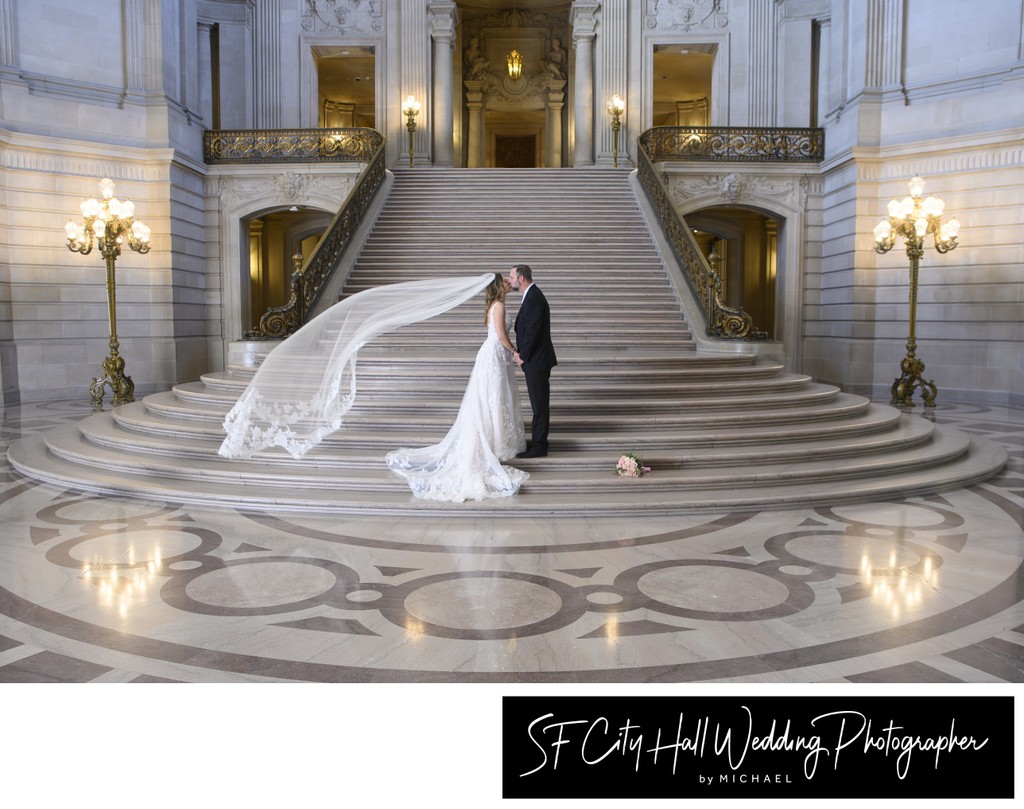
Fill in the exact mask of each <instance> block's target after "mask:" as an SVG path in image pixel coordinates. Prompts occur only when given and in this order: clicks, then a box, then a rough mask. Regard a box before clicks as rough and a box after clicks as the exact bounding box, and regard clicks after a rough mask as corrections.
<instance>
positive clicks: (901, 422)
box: [79, 411, 935, 474]
mask: <svg viewBox="0 0 1024 809" xmlns="http://www.w3.org/2000/svg"><path fill="white" fill-rule="evenodd" d="M877 415H878V418H876V419H875V420H874V422H873V423H872V424H870V425H867V422H865V425H866V426H865V431H864V432H859V433H854V434H850V433H838V434H835V435H833V434H831V433H828V432H827V431H822V432H820V433H816V434H812V435H809V436H803V437H802V440H800V438H801V437H800V436H799V435H796V434H794V433H793V432H792V431H791V432H790V433H789V439H790V440H788V441H786V442H784V443H779V442H777V441H776V442H763V443H754V444H752V443H739V442H737V441H736V440H735V436H734V440H732V441H727V440H719V441H714V442H707V441H704V442H690V443H689V444H688V445H686V446H677V447H674V448H670V447H663V446H659V445H657V443H656V442H657V440H658V439H657V438H656V437H653V438H654V441H653V442H650V441H649V442H648V446H646V447H638V448H636V449H640V450H642V452H643V457H644V459H645V462H646V463H647V464H648V465H651V466H653V467H656V468H657V469H659V470H663V469H678V468H682V467H687V468H692V467H695V466H703V467H718V466H737V465H746V464H751V463H795V462H801V461H807V460H815V461H820V460H823V459H827V458H831V459H833V460H836V459H845V458H849V457H852V456H858V455H868V454H878V453H882V452H888V451H893V450H896V449H904V448H908V447H913V446H917V445H920V444H921V443H923V442H925V441H927V440H929V439H930V438H931V437H932V434H933V432H934V429H935V428H934V425H933V424H932V423H931V422H929V421H926V420H925V419H921V418H905V419H900V418H899V417H898V415H897V417H895V418H893V417H892V414H887V413H885V412H884V411H883V413H881V414H877ZM868 426H870V427H871V429H870V430H869V429H868ZM79 428H80V430H81V433H82V435H83V436H84V437H85V439H86V440H87V441H88V442H90V443H92V444H95V445H97V446H102V447H107V448H108V449H112V450H117V451H119V452H122V453H124V454H135V453H140V452H141V453H145V454H157V455H165V456H172V457H176V458H179V459H190V458H211V459H215V458H217V457H218V456H217V448H218V447H219V446H220V442H221V440H222V439H223V433H222V432H220V431H212V432H211V434H210V435H209V436H207V437H204V438H201V439H199V440H194V441H189V442H182V441H180V440H177V437H176V436H173V435H166V434H159V433H156V434H140V433H138V432H136V431H134V430H130V429H125V428H124V427H122V426H121V425H120V424H119V423H117V422H115V421H114V420H113V419H111V418H109V417H105V416H104V415H103V414H95V415H93V416H90V417H88V418H86V419H84V420H83V421H82V422H80V424H79ZM347 430H348V428H347V427H346V428H343V430H342V431H341V432H339V433H338V435H337V438H336V440H333V441H327V442H325V443H323V444H321V445H320V446H318V447H316V448H314V449H313V450H312V451H311V452H310V453H309V454H308V455H307V456H306V458H305V459H303V460H302V461H299V460H296V459H294V458H292V457H291V456H290V455H288V454H287V453H285V452H284V451H283V450H280V449H277V448H274V449H270V450H267V451H265V452H264V453H262V454H261V456H260V458H259V462H260V463H263V464H270V465H282V464H283V465H285V466H301V465H303V464H305V463H309V464H313V465H316V466H329V467H346V468H353V469H360V468H365V467H367V466H370V465H375V464H377V463H378V462H379V458H380V457H381V455H382V454H383V453H386V452H388V451H389V450H390V449H394V448H395V446H397V445H396V444H395V434H394V433H389V434H387V435H383V434H382V435H380V436H379V437H378V439H377V445H376V447H375V448H374V449H372V450H369V451H368V449H367V446H366V445H363V446H352V445H351V444H350V443H346V441H345V432H346V431H347ZM441 434H442V433H441V431H438V432H437V433H436V434H435V435H436V437H434V436H427V435H425V434H424V435H422V436H411V435H403V436H402V439H401V440H402V443H404V444H407V445H410V446H425V445H427V444H429V443H432V442H436V440H437V439H438V438H439V437H440V436H441ZM410 439H413V440H410ZM416 439H419V440H416ZM602 441H603V443H602ZM592 444H594V445H596V446H595V447H591V448H577V449H569V448H565V449H560V450H559V451H557V452H555V453H553V454H552V455H550V456H548V457H547V458H544V459H526V460H523V461H522V463H523V464H524V466H523V468H527V466H537V465H541V466H544V467H545V468H549V469H552V470H556V469H557V470H561V471H563V472H566V473H567V474H569V473H573V472H575V471H579V470H585V469H596V470H607V468H608V463H609V461H608V459H609V455H611V456H612V457H613V460H614V458H615V457H617V456H618V453H620V452H624V451H625V448H623V447H619V446H611V447H609V445H608V442H607V440H606V439H604V438H603V437H600V436H598V437H596V438H595V440H594V441H593V442H592ZM559 446H561V444H559ZM633 446H634V445H632V444H631V445H630V447H631V448H633ZM597 447H599V448H597ZM636 449H634V451H636ZM518 463H519V461H517V464H518Z"/></svg>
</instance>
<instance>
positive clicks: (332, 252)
mask: <svg viewBox="0 0 1024 809" xmlns="http://www.w3.org/2000/svg"><path fill="white" fill-rule="evenodd" d="M283 132H290V133H292V134H298V133H301V134H303V135H304V137H305V140H304V141H302V142H303V143H306V145H305V146H301V144H300V142H299V141H300V139H296V140H287V141H279V142H280V143H281V144H282V149H283V151H282V152H281V155H282V156H281V157H279V158H277V161H278V162H282V161H292V160H299V159H303V160H305V161H306V162H315V161H318V160H330V161H339V160H348V161H355V162H365V163H366V164H367V165H366V168H365V169H363V171H362V172H361V173H360V175H359V179H358V180H356V184H355V186H354V187H353V188H352V190H351V191H350V192H349V194H348V196H347V197H346V198H345V201H344V202H343V203H342V205H341V207H340V208H339V209H338V212H337V213H336V214H335V215H334V218H333V219H332V220H331V223H330V225H328V227H327V230H326V231H325V232H324V235H323V238H321V239H320V241H319V243H318V244H317V246H316V248H315V249H314V250H313V252H312V253H311V254H310V255H309V257H308V258H307V259H306V260H305V261H304V262H302V264H301V266H300V265H299V262H296V265H295V272H293V273H292V293H291V298H290V299H289V301H288V302H287V303H286V304H284V306H274V307H271V308H270V309H268V310H267V311H266V312H265V313H264V314H263V316H262V317H261V318H260V322H259V325H258V326H257V327H256V328H254V329H252V330H251V331H248V332H246V333H245V335H244V339H246V340H270V339H276V338H280V337H287V336H288V335H289V334H291V333H292V332H294V331H296V330H297V329H299V328H300V327H301V326H302V325H303V324H304V323H305V322H306V317H307V315H308V313H310V312H312V311H314V309H315V308H316V305H317V303H318V302H319V301H320V297H321V295H322V294H323V291H324V287H325V286H326V283H327V280H328V279H329V278H330V275H331V273H332V272H333V271H334V268H335V267H336V266H337V265H338V262H339V261H340V260H341V257H342V256H343V255H344V253H345V250H346V249H347V248H348V246H349V244H350V243H351V241H352V238H353V236H354V235H355V232H356V230H357V229H358V228H359V226H360V225H361V224H362V222H363V218H364V217H365V216H366V212H367V210H368V209H369V208H370V204H371V203H372V202H373V198H374V196H376V194H377V191H378V189H379V188H380V187H381V185H382V184H383V182H384V178H385V176H386V172H385V165H384V164H385V156H384V136H383V135H381V134H380V133H379V132H376V131H374V130H372V129H358V130H356V129H323V130H319V129H318V130H273V131H270V132H249V133H237V132H236V133H221V132H207V133H206V136H207V138H206V146H207V148H208V149H209V150H211V151H216V152H217V153H218V154H220V157H218V158H216V159H215V160H212V161H209V160H208V162H228V161H237V162H252V161H255V162H273V161H274V158H273V157H272V156H271V151H270V150H269V146H268V145H267V144H268V143H269V141H264V140H261V136H264V135H269V136H274V137H276V136H278V135H279V134H280V133H283ZM220 135H230V136H232V137H228V138H220V137H214V136H220ZM241 135H244V136H245V137H244V138H243V137H241ZM338 135H340V138H338V139H336V136H338ZM234 136H239V137H237V138H236V137H234ZM327 141H330V142H332V143H334V144H336V145H335V146H326V145H325V144H326V142H327ZM246 142H248V144H249V145H246ZM256 142H259V143H260V144H262V145H260V146H259V147H256V146H253V145H252V144H255V143H256ZM314 142H315V143H320V144H321V146H323V147H324V148H323V150H322V151H321V152H320V155H321V156H319V157H317V156H314V153H313V151H312V147H310V146H309V145H308V144H310V143H314ZM232 143H233V144H234V145H233V146H229V145H228V144H232ZM346 144H347V145H346ZM300 148H301V149H306V150H307V151H306V152H305V154H306V155H307V156H306V157H305V158H299V157H296V156H295V155H297V154H298V153H299V151H300ZM253 150H256V153H255V156H254V157H252V158H247V157H245V156H244V155H245V154H249V153H250V152H252V151H253ZM342 153H344V155H345V156H341V155H342Z"/></svg>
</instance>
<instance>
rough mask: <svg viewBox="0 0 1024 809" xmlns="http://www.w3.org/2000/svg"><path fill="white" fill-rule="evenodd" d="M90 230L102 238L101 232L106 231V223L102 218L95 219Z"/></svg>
mask: <svg viewBox="0 0 1024 809" xmlns="http://www.w3.org/2000/svg"><path fill="white" fill-rule="evenodd" d="M92 230H93V233H95V234H96V235H97V236H99V237H100V238H101V239H102V238H103V234H104V233H106V231H107V223H106V222H104V221H103V220H102V219H97V220H96V221H95V222H93V223H92Z"/></svg>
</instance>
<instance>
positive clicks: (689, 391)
mask: <svg viewBox="0 0 1024 809" xmlns="http://www.w3.org/2000/svg"><path fill="white" fill-rule="evenodd" d="M358 376H359V398H360V400H363V401H377V400H390V401H401V400H404V399H407V398H409V397H415V399H416V401H420V402H427V401H430V402H434V401H437V402H439V403H442V404H444V403H450V402H451V401H452V400H453V399H455V400H456V402H457V401H458V400H461V397H462V393H463V391H464V390H465V387H466V381H467V380H468V373H467V376H466V378H465V379H461V380H453V381H452V382H451V383H450V384H439V383H438V380H436V379H429V380H418V379H405V380H403V381H402V382H401V384H395V382H394V381H393V380H391V379H389V378H387V377H383V378H382V377H376V378H375V377H368V376H366V375H364V374H362V373H361V372H360V373H359V374H358ZM248 381H249V380H248V379H246V378H238V377H230V376H228V377H221V378H215V377H213V376H212V375H209V374H207V375H204V376H203V378H202V379H201V380H200V381H198V382H184V383H182V384H180V385H175V386H174V387H173V388H172V390H173V392H174V395H175V396H177V398H179V399H181V400H183V401H187V402H204V403H211V404H213V403H216V404H223V405H225V406H231V405H233V404H234V402H235V401H236V400H237V399H238V397H239V396H240V395H241V393H242V391H243V390H244V389H245V387H246V385H247V384H248ZM517 382H518V385H519V390H520V392H521V394H522V397H523V398H522V400H523V401H524V402H525V401H527V399H526V398H525V396H526V383H525V382H524V381H523V379H522V377H518V378H517ZM810 385H811V378H810V377H809V376H806V375H802V374H792V375H788V376H777V377H771V378H767V379H754V380H740V381H736V380H722V381H705V382H690V383H677V384H667V383H664V382H649V383H638V384H635V385H629V386H623V385H622V383H621V382H620V383H615V382H606V383H605V384H601V385H597V384H595V385H584V384H580V383H578V382H575V383H572V382H568V381H566V382H562V381H561V380H558V379H557V378H556V379H553V380H552V394H553V401H554V402H555V403H556V405H560V404H561V403H567V402H570V401H573V400H577V401H587V402H592V403H593V404H594V406H595V407H601V406H603V404H604V403H606V402H625V403H635V405H636V407H637V408H638V409H639V408H640V407H642V405H641V404H640V403H642V402H646V401H648V400H650V401H652V402H655V403H658V404H661V403H667V404H669V405H670V406H672V407H683V408H685V407H686V406H687V405H686V404H685V400H702V399H706V398H709V397H711V398H714V397H721V396H722V395H723V394H729V393H731V394H733V395H738V396H747V397H749V396H751V395H752V394H757V395H758V396H760V397H764V396H767V395H772V394H775V393H782V392H791V391H799V390H805V389H807V388H808V387H809V386H810ZM679 399H682V400H684V403H682V404H681V403H680V402H679V401H678V400H679Z"/></svg>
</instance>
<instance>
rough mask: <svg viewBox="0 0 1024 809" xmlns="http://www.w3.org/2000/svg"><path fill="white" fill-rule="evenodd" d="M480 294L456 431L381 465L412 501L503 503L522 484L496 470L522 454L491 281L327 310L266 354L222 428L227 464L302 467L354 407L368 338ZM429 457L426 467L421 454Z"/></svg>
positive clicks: (503, 328)
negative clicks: (269, 456) (278, 458)
mask: <svg viewBox="0 0 1024 809" xmlns="http://www.w3.org/2000/svg"><path fill="white" fill-rule="evenodd" d="M485 289H486V290H488V294H487V304H486V308H487V315H486V318H487V324H488V325H487V332H488V336H487V339H486V340H485V341H484V344H483V345H482V346H481V348H480V351H479V352H478V353H477V360H476V364H475V365H474V368H473V372H472V374H471V376H470V381H469V385H468V387H467V389H466V394H465V396H464V397H463V402H462V406H461V407H460V409H459V415H458V417H457V418H456V420H455V424H454V425H453V426H452V429H451V430H450V431H449V433H448V435H447V436H446V437H445V439H444V440H443V441H442V442H441V443H440V444H438V445H436V446H435V447H426V448H424V449H420V450H398V451H396V452H394V453H391V454H390V455H389V456H388V465H389V466H391V468H392V469H394V470H395V471H396V472H398V473H399V474H401V475H403V476H404V477H405V478H406V479H407V480H408V481H409V484H410V486H411V487H412V489H413V492H414V494H416V495H417V496H419V497H426V498H431V499H436V500H448V501H451V502H461V501H463V500H466V499H482V498H484V497H503V496H509V495H513V494H515V493H516V492H517V491H518V490H519V487H520V485H522V483H523V481H525V480H526V479H527V477H529V476H528V475H527V474H526V473H525V472H522V471H521V470H518V469H513V468H511V467H507V466H502V465H501V463H500V461H501V460H505V459H507V458H511V457H512V456H514V455H515V454H516V452H518V451H519V450H521V449H522V448H523V447H525V444H526V441H525V437H524V430H523V421H522V417H521V411H520V405H519V397H518V395H517V393H516V386H515V381H514V377H513V374H512V368H511V346H512V344H511V343H510V342H509V339H508V324H507V323H506V321H505V311H504V309H505V307H504V295H505V290H506V283H505V281H504V279H503V278H502V277H501V275H499V274H497V273H485V274H483V275H481V276H477V277H474V278H454V279H428V280H424V281H410V282H407V283H401V284H390V285H387V286H382V287H375V288H373V289H369V290H366V291H364V292H360V293H359V294H358V295H353V296H351V297H350V298H346V299H345V300H343V301H342V302H340V303H337V304H335V305H334V306H332V307H331V308H330V309H328V310H327V311H326V312H324V313H323V314H321V315H319V316H318V317H316V318H314V319H313V320H311V321H310V322H309V323H307V324H306V325H305V326H303V327H302V328H301V329H299V330H298V331H297V332H295V333H294V334H293V335H291V336H290V337H289V338H288V339H287V340H285V341H284V342H282V343H280V344H279V345H278V346H277V347H276V348H274V350H273V351H271V352H270V353H269V354H268V355H267V356H266V358H265V359H264V360H263V363H262V364H261V365H260V367H259V369H258V371H257V372H256V375H255V376H254V377H253V379H252V381H251V382H250V383H249V385H248V387H247V388H246V389H245V391H244V392H243V394H242V396H241V397H240V398H239V399H238V401H237V402H236V403H235V406H234V407H233V408H232V409H231V411H230V412H229V413H228V415H227V417H226V418H225V420H224V430H225V433H226V437H225V439H224V441H223V443H222V444H221V446H220V449H219V450H218V452H219V454H220V455H221V456H223V457H225V458H234V459H245V458H251V457H252V456H253V455H254V454H256V453H257V452H259V451H260V450H262V449H266V448H269V447H275V446H277V447H282V448H283V449H284V450H286V451H287V452H288V453H289V454H290V455H291V456H292V457H294V458H297V459H299V458H302V457H304V456H305V455H306V454H307V453H308V452H310V451H311V450H312V449H313V448H314V447H316V446H317V445H318V444H319V443H320V442H321V441H322V440H323V439H324V438H326V437H327V436H329V435H330V434H331V433H333V432H335V431H336V430H338V429H339V428H341V426H342V423H343V421H344V417H345V415H346V414H347V413H348V412H349V410H351V409H352V407H353V405H354V404H355V399H356V357H357V354H358V352H359V349H360V348H362V347H363V346H364V345H365V344H366V343H367V342H368V341H370V340H371V339H373V338H374V337H377V336H379V335H380V334H383V333H384V332H387V331H391V330H393V329H396V328H398V327H399V326H404V325H407V324H409V323H416V322H418V321H421V320H426V319H428V318H431V317H434V316H436V315H438V314H441V313H442V312H446V311H448V310H449V309H453V308H454V307H456V306H458V305H459V304H461V303H464V302H465V301H467V300H469V299H470V298H472V297H473V296H474V295H476V294H478V293H479V292H481V291H483V290H485ZM430 451H434V457H433V458H432V459H431V457H429V452H430Z"/></svg>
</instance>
